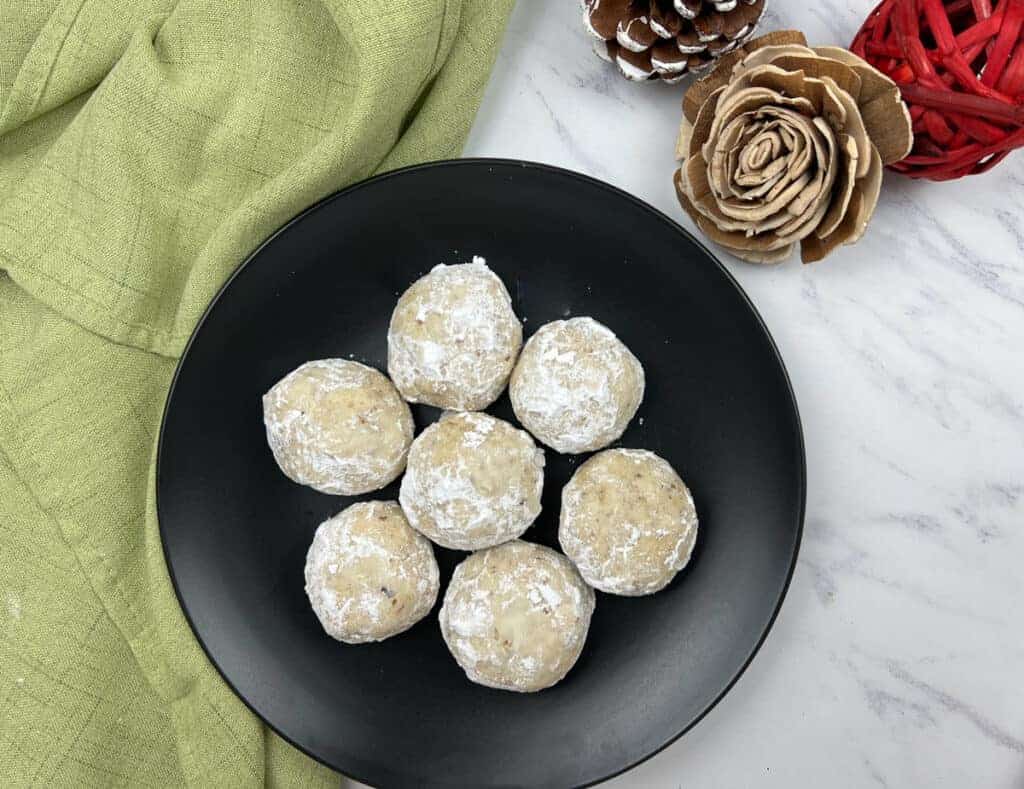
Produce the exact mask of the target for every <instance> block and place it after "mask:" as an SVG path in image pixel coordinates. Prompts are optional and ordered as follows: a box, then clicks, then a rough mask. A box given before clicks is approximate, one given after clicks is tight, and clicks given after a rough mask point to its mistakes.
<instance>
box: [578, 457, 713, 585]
mask: <svg viewBox="0 0 1024 789" xmlns="http://www.w3.org/2000/svg"><path fill="white" fill-rule="evenodd" d="M696 540H697V511H696V510H695V509H694V507H693V497H692V496H691V495H690V491H689V489H687V487H686V485H684V484H683V481H682V480H681V479H680V478H679V475H678V474H676V472H675V471H674V470H673V469H672V466H670V465H669V464H668V462H667V461H665V460H662V459H661V458H660V457H658V456H657V455H655V454H654V453H653V452H648V451H647V450H644V449H608V450H605V451H604V452H601V453H599V454H597V455H594V456H593V457H592V458H590V460H588V461H587V462H586V463H584V464H583V465H582V466H580V467H579V468H578V469H577V470H576V473H575V474H573V477H572V479H571V480H569V484H568V485H566V486H565V487H564V488H563V489H562V513H561V517H560V520H559V526H558V541H559V542H560V543H561V545H562V550H563V551H565V555H566V556H568V557H569V558H570V559H572V560H573V561H574V562H575V563H576V566H577V567H578V568H579V571H580V574H581V575H582V576H583V577H584V578H585V579H586V581H587V583H588V584H590V585H591V586H593V587H596V588H597V589H600V590H601V591H602V592H608V593H610V594H621V595H630V596H636V595H645V594H651V593H653V592H657V591H658V590H659V589H661V588H663V587H664V586H666V585H667V584H668V582H669V581H671V580H672V579H673V578H674V577H675V574H676V573H677V572H679V571H680V570H681V569H682V568H683V567H685V566H686V563H687V562H689V561H690V554H691V553H693V545H694V543H695V542H696Z"/></svg>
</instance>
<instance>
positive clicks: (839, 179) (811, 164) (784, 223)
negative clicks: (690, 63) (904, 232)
mask: <svg viewBox="0 0 1024 789" xmlns="http://www.w3.org/2000/svg"><path fill="white" fill-rule="evenodd" d="M912 143H913V135H912V133H911V129H910V115H909V113H908V112H907V108H906V105H904V103H903V101H902V100H901V99H900V94H899V89H898V88H897V87H896V85H895V83H893V82H892V81H891V80H890V79H888V78H887V77H885V76H883V75H882V74H880V73H879V72H878V71H877V70H875V69H874V68H872V67H871V66H869V65H868V64H867V63H865V62H864V61H863V60H861V59H860V58H858V57H856V56H855V55H852V54H851V53H849V52H847V51H846V50H845V49H840V48H838V47H815V48H809V47H808V46H807V41H806V39H805V38H804V37H803V35H802V34H801V33H798V32H795V31H782V32H778V33H770V34H768V35H767V36H763V37H761V38H758V39H755V40H754V41H751V42H750V43H749V44H746V45H745V46H742V47H740V48H739V49H737V50H736V51H735V52H732V53H731V54H729V55H726V56H725V57H723V58H722V59H721V60H720V61H719V64H718V66H716V68H715V70H714V71H713V72H712V73H711V74H710V75H708V76H707V77H705V78H704V79H702V80H699V81H698V82H696V83H694V84H693V85H692V86H691V87H690V89H689V90H688V91H687V92H686V95H685V97H684V98H683V124H682V128H681V130H680V136H679V144H678V147H677V151H676V153H677V155H678V157H679V158H680V159H681V160H682V165H681V167H680V169H679V170H678V171H677V172H676V179H675V181H676V192H677V194H678V196H679V202H680V203H681V204H682V206H683V208H684V209H685V210H686V212H687V213H688V214H689V215H690V217H691V218H692V219H693V220H694V222H696V223H697V226H698V227H699V228H700V230H701V231H702V232H703V233H704V234H706V235H707V236H708V237H709V238H710V239H711V240H712V241H714V242H715V243H717V244H720V245H722V246H723V247H725V248H726V249H727V250H728V251H729V252H731V253H732V254H734V255H736V256H737V257H740V258H743V259H744V260H748V261H751V262H754V263H777V262H779V261H782V260H784V259H786V258H787V257H789V255H790V254H791V253H792V251H793V250H794V248H795V247H796V245H797V244H799V245H800V253H801V257H802V259H803V261H804V262H805V263H810V262H812V261H816V260H821V259H822V258H824V257H825V256H826V255H828V254H829V253H830V252H831V251H832V250H833V249H835V248H836V247H837V246H839V245H840V244H852V243H854V242H856V241H857V240H858V239H859V238H860V237H861V236H862V235H863V234H864V230H865V228H866V227H867V224H868V220H869V219H870V218H871V214H872V213H873V212H874V210H875V205H876V203H877V202H878V193H879V190H880V188H881V185H882V168H883V165H884V164H886V163H889V162H896V161H899V160H900V159H902V158H903V157H904V156H906V155H907V153H908V152H909V151H910V148H911V145H912Z"/></svg>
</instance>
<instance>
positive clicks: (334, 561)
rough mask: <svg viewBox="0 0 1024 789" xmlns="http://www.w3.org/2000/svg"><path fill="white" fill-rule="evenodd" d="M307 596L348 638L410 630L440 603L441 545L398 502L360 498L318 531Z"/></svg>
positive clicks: (332, 631) (332, 630)
mask: <svg viewBox="0 0 1024 789" xmlns="http://www.w3.org/2000/svg"><path fill="white" fill-rule="evenodd" d="M305 576H306V594H307V595H308V596H309V602H310V604H311V605H312V606H313V611H314V613H316V615H317V618H318V619H319V620H320V624H322V625H323V628H324V630H325V631H326V632H327V634H328V635H330V636H331V637H333V638H336V639H338V640H339V641H344V642H345V643H348V644H363V643H366V642H368V641H382V640H384V639H385V638H390V637H391V636H393V635H395V634H397V633H401V632H402V631H404V630H408V629H409V628H410V627H412V626H413V625H414V624H416V623H417V622H418V621H419V620H420V619H422V618H423V617H424V616H426V615H427V614H428V613H429V612H430V609H431V608H433V607H434V602H435V601H436V600H437V592H438V588H439V573H438V567H437V561H436V560H435V558H434V550H433V548H431V547H430V543H429V542H427V540H425V539H424V538H423V537H422V536H421V535H419V534H417V533H416V532H415V531H413V530H412V528H410V527H409V524H408V523H407V522H406V520H405V516H404V515H403V514H402V510H401V508H400V507H399V506H398V503H397V502H394V501H364V502H359V503H357V504H353V505H352V506H351V507H348V508H347V509H345V510H342V511H341V512H340V513H339V514H337V515H335V516H334V517H333V518H331V519H329V520H327V521H324V522H323V523H322V524H320V526H319V528H317V530H316V534H315V535H314V537H313V543H312V545H310V546H309V552H308V553H307V555H306V571H305Z"/></svg>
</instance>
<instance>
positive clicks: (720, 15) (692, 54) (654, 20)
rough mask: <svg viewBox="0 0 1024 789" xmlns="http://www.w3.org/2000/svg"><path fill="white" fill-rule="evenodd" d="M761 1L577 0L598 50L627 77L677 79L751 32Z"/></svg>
mask: <svg viewBox="0 0 1024 789" xmlns="http://www.w3.org/2000/svg"><path fill="white" fill-rule="evenodd" d="M764 6H765V0H583V22H584V24H585V25H586V27H587V30H589V31H590V32H591V33H592V34H593V35H594V36H595V37H596V38H597V39H598V41H597V42H596V45H595V47H594V49H595V51H596V52H597V54H598V55H600V56H601V57H602V58H604V59H605V60H609V61H611V62H613V63H615V64H616V65H617V66H618V67H619V71H620V72H621V73H622V75H623V76H624V77H626V78H627V79H632V80H647V79H661V80H664V81H665V82H670V83H672V82H678V81H679V80H681V79H683V77H685V76H686V75H687V74H690V73H696V72H698V71H703V70H704V69H706V68H707V67H708V66H710V65H711V64H712V63H714V62H715V59H716V58H718V57H720V56H721V55H724V54H726V53H727V52H731V51H732V50H733V49H735V48H736V47H738V46H739V45H740V44H742V43H743V42H744V41H746V40H747V39H748V38H750V35H751V34H752V33H753V32H754V28H755V27H756V26H757V23H758V21H759V20H760V19H761V15H762V14H763V13H764Z"/></svg>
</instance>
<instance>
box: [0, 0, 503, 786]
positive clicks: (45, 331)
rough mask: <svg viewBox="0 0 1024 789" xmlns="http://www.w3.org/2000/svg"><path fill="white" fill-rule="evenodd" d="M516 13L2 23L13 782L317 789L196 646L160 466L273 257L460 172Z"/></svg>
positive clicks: (183, 9) (284, 12)
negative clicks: (253, 253)
mask: <svg viewBox="0 0 1024 789" xmlns="http://www.w3.org/2000/svg"><path fill="white" fill-rule="evenodd" d="M510 5H511V0H500V1H499V2H487V1H486V0H419V1H418V2H417V0H321V2H302V1H301V0H277V1H276V2H273V1H271V0H251V1H250V2H241V3H235V2H220V1H219V0H120V1H119V2H118V1H116V0H6V2H4V3H2V4H0V41H2V45H0V784H2V785H4V786H26V785H33V786H34V785H39V786H76V787H79V786H104V787H106V786H133V787H134V786H173V785H181V784H189V785H198V786H217V787H242V786H251V785H257V784H261V783H266V784H270V785H282V786H284V785H301V786H319V785H326V784H329V783H335V782H336V780H337V779H336V776H334V775H333V774H331V773H330V772H329V771H327V770H326V769H324V768H322V767H320V766H318V765H316V764H315V763H314V762H312V760H310V759H308V758H306V757H305V756H303V755H301V754H300V753H299V752H298V751H296V750H294V749H293V748H291V746H289V745H287V744H286V743H284V742H283V741H281V740H280V739H278V738H277V737H276V736H274V735H273V734H271V733H270V732H269V731H268V730H267V729H266V728H265V727H264V726H263V725H262V724H261V723H260V722H259V721H258V720H257V719H256V718H255V717H254V716H253V715H252V714H251V713H249V712H248V710H247V709H246V708H245V707H244V706H243V704H242V703H241V701H239V700H238V699H237V698H236V697H235V696H234V695H233V694H232V693H231V691H230V690H229V689H228V688H227V686H226V685H225V684H224V683H223V681H221V679H220V677H219V676H218V675H217V673H216V671H215V670H214V669H213V667H212V666H211V665H210V664H209V662H208V661H207V660H206V658H205V656H204V655H203V653H202V652H201V650H200V648H199V646H198V645H197V643H196V642H195V640H194V639H193V637H192V634H191V632H190V631H189V629H188V626H187V624H186V623H185V620H184V618H183V616H182V614H181V612H180V610H179V608H178V606H177V602H176V600H175V598H174V594H173V592H172V589H171V585H170V581H169V579H168V576H167V571H166V567H165V565H164V562H163V555H162V552H161V548H160V542H159V536H158V532H157V523H156V515H155V511H154V496H153V490H154V484H153V461H154V455H155V449H156V436H157V430H158V427H159V423H160V416H161V411H162V408H163V402H164V397H165V395H166V391H167V387H168V384H169V382H170V378H171V375H172V373H173V370H174V365H175V360H176V358H177V356H178V355H179V354H180V353H181V351H182V349H183V346H184V344H185V342H186V340H187V338H188V336H189V333H190V332H191V330H192V327H193V326H194V325H195V322H196V320H197V319H198V317H199V316H200V314H201V313H202V310H203V309H204V307H205V305H206V304H207V302H208V301H209V300H210V298H211V297H212V296H213V295H214V293H215V292H216V290H217V288H218V287H219V286H220V284H221V283H222V282H223V281H224V280H225V278H226V277H227V276H228V275H229V274H230V273H231V271H232V270H233V269H234V267H235V266H236V265H237V264H238V263H239V261H241V260H242V259H244V258H245V256H246V255H247V253H248V252H249V251H250V250H252V249H253V248H254V247H255V246H256V245H257V244H258V243H259V242H260V241H261V240H262V239H263V238H265V237H266V236H267V235H268V234H269V233H270V232H272V231H273V230H274V229H275V228H276V227H278V226H279V225H281V224H282V223H283V222H285V221H286V220H287V219H288V218H290V217H291V216H293V215H294V214H296V213H297V212H298V211H300V210H301V209H303V208H304V207H306V206H307V205H309V204H310V203H312V202H314V201H315V200H317V199H318V198H320V197H322V196H324V195H326V194H328V193H330V192H332V191H334V190H336V189H338V188H339V187H342V186H344V185H346V184H349V183H352V182H353V181H356V180H359V179H361V178H364V177H366V176H369V175H371V174H373V173H375V172H379V171H382V170H388V169H393V168H395V167H398V166H401V165H405V164H410V163H413V162H418V161H423V160H429V159H438V158H445V157H451V156H455V155H457V154H458V153H459V150H460V148H461V145H462V143H463V141H464V140H465V137H466V134H467V132H468V129H469V125H470V122H471V120H472V117H473V114H474V112H475V111H476V108H477V105H478V102H479V100H480V96H481V93H482V90H483V86H484V83H485V81H486V78H487V73H488V71H489V69H490V66H491V64H492V62H493V58H494V54H495V50H496V48H497V45H498V41H499V38H500V35H501V31H502V29H503V27H504V24H505V20H506V17H507V14H508V11H509V6H510Z"/></svg>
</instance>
